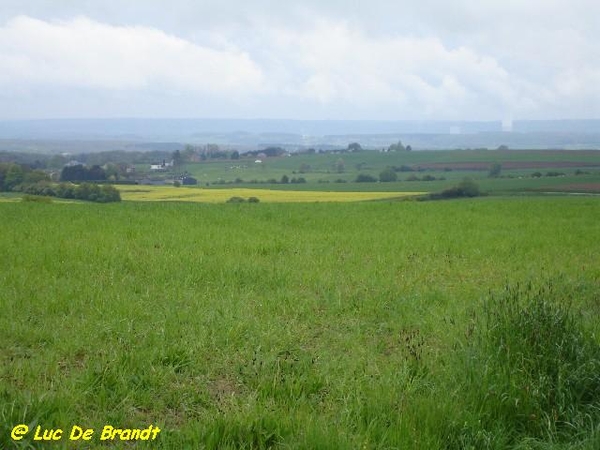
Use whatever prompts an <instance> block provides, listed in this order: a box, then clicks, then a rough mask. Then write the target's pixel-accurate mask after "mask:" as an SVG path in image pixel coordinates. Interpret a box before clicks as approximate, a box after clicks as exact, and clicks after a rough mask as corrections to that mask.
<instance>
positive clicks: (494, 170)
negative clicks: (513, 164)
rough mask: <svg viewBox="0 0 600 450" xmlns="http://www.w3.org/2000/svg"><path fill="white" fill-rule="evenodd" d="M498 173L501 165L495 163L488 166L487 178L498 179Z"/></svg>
mask: <svg viewBox="0 0 600 450" xmlns="http://www.w3.org/2000/svg"><path fill="white" fill-rule="evenodd" d="M500 172H502V165H500V164H498V163H496V164H492V165H491V166H490V170H489V172H488V177H490V178H498V177H499V176H500Z"/></svg>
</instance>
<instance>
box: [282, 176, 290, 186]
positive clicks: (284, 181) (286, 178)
mask: <svg viewBox="0 0 600 450" xmlns="http://www.w3.org/2000/svg"><path fill="white" fill-rule="evenodd" d="M289 182H290V179H289V177H288V176H287V175H284V176H282V177H281V184H288V183H289Z"/></svg>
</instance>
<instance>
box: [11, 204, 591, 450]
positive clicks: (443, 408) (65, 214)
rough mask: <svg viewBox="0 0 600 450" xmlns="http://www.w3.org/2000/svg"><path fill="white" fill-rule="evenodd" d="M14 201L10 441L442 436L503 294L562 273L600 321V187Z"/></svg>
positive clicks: (367, 443)
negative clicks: (137, 434) (577, 191)
mask: <svg viewBox="0 0 600 450" xmlns="http://www.w3.org/2000/svg"><path fill="white" fill-rule="evenodd" d="M0 213H1V215H2V218H3V220H2V221H1V222H0V254H2V255H3V258H2V259H1V262H0V264H2V267H0V292H2V295H1V296H0V309H1V310H2V312H3V314H2V315H0V426H1V427H2V428H1V429H0V447H9V448H10V445H11V444H10V441H9V440H8V438H7V436H8V430H9V427H10V426H12V425H15V424H17V423H30V424H37V423H40V424H42V425H45V426H47V427H53V426H54V427H56V426H59V427H64V428H67V427H70V426H71V425H72V424H80V425H83V426H86V427H94V428H96V429H99V428H101V427H102V426H103V425H104V424H105V423H111V424H113V425H115V426H121V427H141V426H146V425H148V424H151V423H152V424H158V425H160V426H161V428H163V429H164V432H163V433H162V434H161V435H160V438H159V440H158V444H159V445H160V446H162V447H163V448H183V447H188V448H191V447H194V448H198V447H200V446H201V445H205V446H206V447H208V448H219V447H221V448H223V447H227V446H229V447H230V448H240V447H244V446H245V447H246V448H250V447H256V448H258V447H261V446H262V447H267V446H269V445H270V444H275V443H279V444H281V445H282V446H285V447H287V448H319V447H321V448H358V447H360V446H364V447H366V448H395V447H398V448H423V449H429V448H440V447H441V446H442V445H443V444H444V442H445V438H444V436H443V435H441V434H440V432H439V430H440V427H442V428H443V426H444V424H447V423H449V422H454V421H459V422H460V420H462V419H461V416H460V414H462V412H463V411H464V410H468V408H469V406H468V405H465V404H463V403H462V402H463V401H464V400H463V399H462V397H461V393H460V392H461V391H460V389H459V385H460V377H461V374H460V371H459V370H458V371H457V365H456V364H457V363H456V360H455V351H456V348H457V345H458V346H461V345H463V343H464V341H465V336H467V335H468V333H467V332H468V330H469V327H470V326H471V325H470V324H471V323H472V320H473V317H474V316H476V315H478V314H479V312H480V300H481V299H482V298H483V297H485V296H486V295H487V293H488V292H489V290H498V289H500V288H501V287H502V286H503V285H504V284H505V283H516V282H519V281H526V280H531V279H533V280H539V279H553V280H562V281H561V282H562V283H564V284H565V285H566V286H569V287H572V288H573V289H575V290H576V291H577V296H576V298H575V302H576V306H577V307H578V308H583V310H584V311H585V316H584V317H583V319H584V321H585V322H586V323H587V324H588V325H589V326H592V327H596V331H597V332H598V331H600V330H599V329H598V325H597V323H596V322H595V320H594V318H595V317H597V314H598V312H600V311H599V310H598V304H597V292H598V287H599V282H600V266H599V265H598V260H597V243H598V242H600V229H599V228H598V226H597V218H598V217H599V213H600V206H599V204H598V202H597V201H596V200H595V199H583V198H578V199H566V198H558V199H543V198H538V199H517V198H513V199H491V198H487V199H475V200H468V201H456V202H431V203H412V202H408V203H376V204H348V205H346V204H329V205H316V204H315V205H306V204H294V205H291V204H289V205H277V204H259V205H249V204H243V205H213V206H211V205H201V204H194V205H191V204H164V203H152V204H136V203H123V204H114V205H91V204H68V205H67V204H52V205H43V204H27V203H19V204H11V203H5V204H0ZM459 425H460V424H459ZM586 436H587V437H588V438H590V435H586ZM590 439H591V438H590ZM590 442H591V441H590ZM595 442H597V441H595ZM92 443H93V444H95V445H97V444H98V442H97V441H96V440H94V441H92ZM573 445H575V444H573ZM590 445H592V444H590ZM497 448H501V447H497ZM553 448H563V447H553ZM564 448H569V446H568V445H567V444H565V447H564ZM588 448H593V447H590V446H588Z"/></svg>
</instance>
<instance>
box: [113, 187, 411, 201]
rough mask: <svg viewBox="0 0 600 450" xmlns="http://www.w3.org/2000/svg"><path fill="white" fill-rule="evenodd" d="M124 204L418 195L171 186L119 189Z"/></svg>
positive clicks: (381, 197) (308, 199)
mask: <svg viewBox="0 0 600 450" xmlns="http://www.w3.org/2000/svg"><path fill="white" fill-rule="evenodd" d="M118 189H119V191H120V192H121V198H122V199H123V200H124V201H181V202H204V203H223V202H226V201H227V200H228V199H230V198H231V197H242V198H244V199H248V198H250V197H256V198H258V199H259V200H260V201H261V202H277V203H284V202H309V203H310V202H355V201H361V200H377V199H385V198H394V197H403V196H409V195H418V194H420V193H419V192H328V191H282V190H281V191H280V190H273V189H247V188H232V189H203V188H196V187H194V188H188V187H174V186H138V185H136V186H118Z"/></svg>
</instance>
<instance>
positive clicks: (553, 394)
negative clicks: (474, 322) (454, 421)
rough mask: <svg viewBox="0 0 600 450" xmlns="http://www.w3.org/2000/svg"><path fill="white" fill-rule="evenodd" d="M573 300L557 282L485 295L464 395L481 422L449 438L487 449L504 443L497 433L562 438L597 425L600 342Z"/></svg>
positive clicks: (465, 426)
mask: <svg viewBox="0 0 600 450" xmlns="http://www.w3.org/2000/svg"><path fill="white" fill-rule="evenodd" d="M570 302H571V300H570V298H569V292H568V291H567V290H566V289H559V288H556V287H555V286H554V285H553V284H552V283H546V284H544V285H542V286H541V287H536V286H534V285H533V284H527V285H525V286H520V285H517V286H515V287H507V288H506V289H505V290H504V291H503V292H502V293H501V294H500V295H493V296H491V297H490V298H489V299H488V300H487V301H486V302H485V304H484V308H483V315H482V317H481V318H480V319H479V320H478V322H479V323H478V327H479V332H478V335H477V337H476V338H475V339H474V340H473V342H472V343H471V344H470V346H468V347H466V351H467V353H468V357H467V358H466V359H465V360H466V361H467V373H468V375H469V376H468V377H466V380H467V381H466V385H465V387H466V392H465V398H467V399H468V401H467V405H468V408H469V409H470V410H471V411H472V412H473V413H474V417H477V421H476V422H475V421H473V422H472V423H469V420H465V421H464V423H463V424H462V425H461V426H455V427H454V429H453V430H452V431H451V432H450V434H449V437H453V438H454V439H451V441H452V440H453V441H454V442H455V443H456V444H460V446H461V447H465V446H469V445H474V446H483V447H487V448H489V447H498V445H497V444H499V442H498V441H497V439H494V438H493V436H494V435H495V436H500V435H501V436H503V440H505V439H506V438H507V437H508V438H509V441H512V442H511V443H512V444H516V443H518V442H519V441H522V440H523V439H525V438H527V439H534V440H543V441H545V442H557V443H559V442H566V441H572V440H573V439H577V437H578V435H579V436H582V435H584V434H585V435H587V436H589V433H590V432H593V427H594V425H593V424H594V423H598V420H600V346H599V345H598V343H597V342H596V340H595V338H594V336H593V335H591V334H590V333H588V332H587V331H586V329H585V327H584V326H583V324H582V323H581V320H579V318H578V315H577V314H576V313H575V312H574V311H573V310H572V308H571V303H570ZM469 347H470V348H469ZM490 433H491V434H490ZM492 442H495V443H496V445H488V444H490V443H492ZM506 443H507V442H504V444H506Z"/></svg>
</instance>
